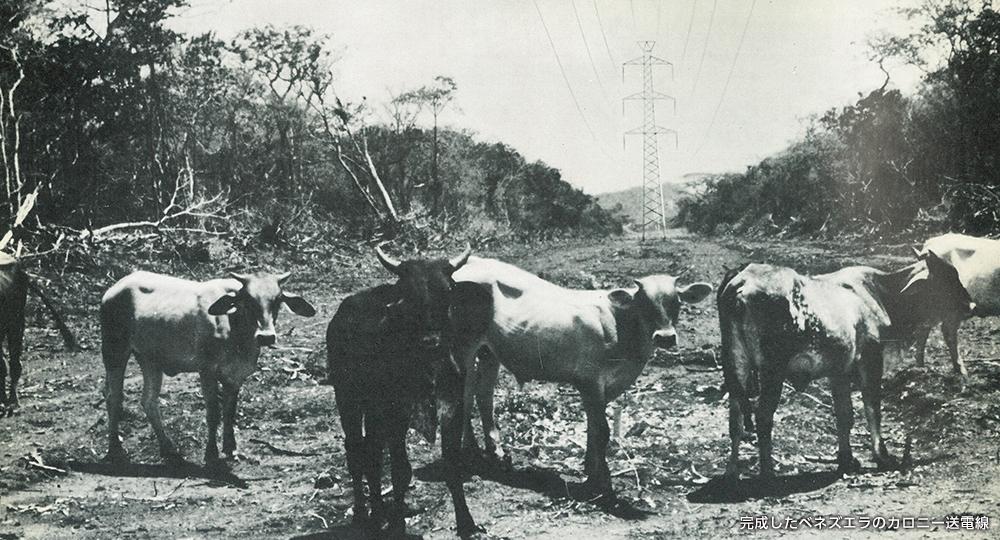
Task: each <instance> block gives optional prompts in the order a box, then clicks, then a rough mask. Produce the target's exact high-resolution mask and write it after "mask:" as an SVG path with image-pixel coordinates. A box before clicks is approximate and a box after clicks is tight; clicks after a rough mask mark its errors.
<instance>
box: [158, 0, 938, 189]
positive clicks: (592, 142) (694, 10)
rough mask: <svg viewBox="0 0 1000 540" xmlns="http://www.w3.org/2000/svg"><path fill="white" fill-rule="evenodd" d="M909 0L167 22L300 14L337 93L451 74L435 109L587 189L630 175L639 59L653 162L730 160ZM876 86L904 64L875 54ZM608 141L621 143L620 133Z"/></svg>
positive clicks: (450, 1) (891, 25)
mask: <svg viewBox="0 0 1000 540" xmlns="http://www.w3.org/2000/svg"><path fill="white" fill-rule="evenodd" d="M908 3H912V0H837V1H828V0H771V1H769V0H492V1H486V0H365V1H361V0H354V1H351V0H282V1H266V0H194V1H193V6H192V7H191V8H190V9H188V10H186V11H185V12H183V13H182V14H180V15H179V16H178V17H177V18H176V19H175V21H174V22H173V23H172V24H173V26H174V27H175V28H176V29H178V30H181V31H185V32H205V31H213V32H215V33H216V34H217V36H218V37H220V38H223V39H228V38H231V37H233V36H235V35H236V34H237V33H238V32H239V31H241V30H243V29H246V28H250V27H253V26H262V25H266V24H271V25H275V26H279V27H280V26H283V25H293V24H300V25H306V26H311V27H313V28H314V29H316V30H317V31H319V32H322V33H325V34H328V35H329V36H330V37H331V43H332V45H334V46H335V47H337V48H340V49H342V59H341V60H340V62H339V63H338V65H337V73H338V81H337V83H336V87H337V92H338V94H339V95H340V97H341V98H342V99H345V100H352V101H353V100H357V99H360V98H361V97H362V96H365V97H367V99H368V101H369V103H384V102H386V101H388V100H389V98H390V95H391V94H392V93H398V92H400V91H404V90H407V89H412V88H416V87H419V86H422V85H427V84H431V83H432V82H433V79H434V77H435V76H437V75H445V76H449V77H452V78H453V79H454V80H455V82H456V84H457V86H458V90H457V94H456V99H455V104H456V105H457V108H456V109H454V110H452V111H450V112H448V113H446V114H445V115H444V116H443V117H442V119H441V121H442V123H443V124H445V125H448V126H450V127H454V128H461V129H470V130H473V131H474V132H476V133H477V134H478V135H479V137H480V138H481V139H484V140H487V141H501V142H504V143H507V144H509V145H510V146H512V147H514V148H515V149H517V150H518V151H519V152H520V153H521V154H522V155H524V156H525V157H526V158H527V159H528V160H529V161H533V160H542V161H544V162H546V163H548V164H549V165H552V166H554V167H557V168H559V169H560V170H562V172H563V177H564V179H566V180H568V181H569V182H571V183H572V184H573V185H575V186H576V187H579V188H581V189H583V190H584V191H586V192H588V193H591V194H597V193H603V192H609V191H618V190H621V189H627V188H630V187H635V186H638V185H641V182H642V167H641V164H642V136H641V135H633V136H628V137H625V136H624V135H623V133H624V132H625V131H627V130H629V129H633V128H636V127H639V126H640V125H641V124H642V120H643V117H642V116H643V115H642V105H641V102H639V101H630V102H628V103H627V104H626V105H625V112H624V114H623V110H622V108H623V105H622V100H621V98H622V97H623V96H626V95H631V94H634V93H636V92H638V91H640V90H641V89H642V69H641V68H640V67H638V66H631V65H630V66H627V68H626V69H625V70H624V72H625V76H624V81H623V76H622V72H623V67H622V63H623V62H626V61H629V60H633V59H635V58H638V57H640V56H641V55H642V50H641V49H640V47H639V45H638V42H639V41H647V40H648V41H655V45H654V48H653V50H652V54H653V55H654V56H656V57H658V58H661V59H663V60H666V61H668V62H671V63H672V66H673V74H672V76H671V69H670V68H669V67H666V66H664V67H657V68H656V69H655V70H654V76H653V82H654V88H655V90H657V91H659V92H662V93H664V94H667V95H670V96H673V97H674V99H675V100H676V113H675V111H674V107H673V103H671V102H670V101H668V100H662V101H658V102H657V103H656V120H657V124H658V125H660V126H663V127H664V128H668V129H672V130H675V131H676V132H677V138H676V142H675V140H674V138H673V137H670V136H667V135H664V136H661V137H660V138H659V140H658V157H659V164H660V174H661V178H662V180H664V181H677V180H678V179H680V178H681V177H682V176H683V175H685V174H688V173H718V172H729V171H741V170H744V169H745V168H746V167H747V166H748V165H751V164H754V163H757V162H759V161H760V160H761V159H763V158H765V157H767V156H768V155H771V154H773V153H775V152H778V151H780V150H781V149H783V148H785V147H786V146H787V145H788V144H789V143H790V142H792V141H793V140H794V139H795V138H796V137H797V136H799V135H801V134H802V133H803V132H804V126H805V121H806V119H807V118H808V117H810V116H811V115H815V114H821V113H822V112H824V111H825V110H827V109H829V108H831V107H834V106H843V105H846V104H849V103H851V102H853V101H854V100H856V99H857V97H858V92H865V93H867V92H868V91H871V90H873V89H875V88H877V87H879V86H881V85H882V82H883V81H884V78H885V76H884V75H883V73H882V72H881V71H880V70H879V68H878V65H877V64H876V63H874V62H872V61H871V60H870V56H871V48H870V47H869V41H870V39H872V38H873V37H876V36H879V35H881V34H884V33H886V32H889V33H894V32H900V31H903V30H905V29H906V28H908V24H909V23H907V21H905V19H904V18H903V17H902V16H901V15H899V14H898V13H897V12H896V10H895V8H896V7H898V6H902V5H907V4H908ZM885 65H886V68H887V69H888V70H889V72H890V74H891V77H892V80H891V83H890V84H891V86H893V87H896V88H900V89H901V90H903V91H904V92H906V91H911V90H912V89H913V88H914V87H915V85H916V83H917V82H918V81H919V73H918V72H917V71H916V70H915V69H913V68H910V67H907V66H903V65H900V64H899V63H893V62H887V63H886V64H885ZM623 139H625V140H624V145H623Z"/></svg>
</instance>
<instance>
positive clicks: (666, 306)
mask: <svg viewBox="0 0 1000 540" xmlns="http://www.w3.org/2000/svg"><path fill="white" fill-rule="evenodd" d="M635 284H636V286H637V289H635V290H625V289H615V290H613V291H611V292H610V293H609V297H610V298H611V301H612V302H613V303H614V304H615V305H616V306H618V307H620V308H622V307H623V308H627V309H630V310H633V311H634V312H635V313H636V314H637V316H638V317H639V318H640V320H641V321H643V322H644V323H645V324H644V325H643V326H642V328H647V329H651V335H650V336H649V338H650V339H652V342H653V345H654V346H656V347H659V348H662V349H669V348H671V347H676V346H677V330H676V329H675V325H676V324H677V320H678V317H679V316H680V311H681V302H684V303H688V304H697V303H698V302H701V301H702V300H704V299H705V298H706V297H707V296H708V295H709V294H711V293H712V286H711V285H709V284H708V283H702V282H698V283H692V284H690V285H687V286H684V287H678V286H677V278H674V277H672V276H665V275H655V276H647V277H644V278H641V279H637V280H635ZM642 337H643V338H645V337H646V336H642Z"/></svg>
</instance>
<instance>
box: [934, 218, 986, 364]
mask: <svg viewBox="0 0 1000 540" xmlns="http://www.w3.org/2000/svg"><path fill="white" fill-rule="evenodd" d="M929 251H933V252H934V253H936V254H937V255H938V256H939V257H941V258H942V259H944V260H946V261H948V262H949V263H951V265H952V266H954V267H955V269H956V270H958V277H959V279H960V280H961V281H962V285H964V286H965V288H966V290H968V291H969V295H970V296H971V297H972V300H973V302H975V303H976V309H975V311H973V312H972V315H975V316H979V317H987V316H995V315H1000V240H990V239H989V238H976V237H975V236H966V235H964V234H954V233H952V234H944V235H941V236H936V237H934V238H931V239H930V240H928V241H927V242H925V243H924V248H923V250H922V253H927V252H929ZM961 323H962V317H957V316H954V314H952V316H945V317H942V320H941V334H943V335H944V341H945V343H946V344H947V345H948V352H949V353H950V355H951V363H952V366H953V367H954V369H955V371H956V372H958V373H959V374H961V376H962V379H963V380H964V379H966V378H967V377H968V371H967V370H966V369H965V364H964V363H963V362H962V358H961V356H960V355H959V354H958V327H959V325H960V324H961ZM931 328H933V327H932V326H929V327H926V328H923V329H921V330H920V332H919V333H918V335H917V336H916V346H917V351H916V357H917V364H919V365H923V364H924V348H925V346H926V345H927V335H928V334H929V333H930V331H931Z"/></svg>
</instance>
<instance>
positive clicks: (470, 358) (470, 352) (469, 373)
mask: <svg viewBox="0 0 1000 540" xmlns="http://www.w3.org/2000/svg"><path fill="white" fill-rule="evenodd" d="M463 349H464V350H459V351H458V353H457V354H456V355H455V356H456V357H458V360H459V361H461V362H462V365H463V366H464V367H465V377H464V380H463V392H462V402H463V403H464V404H465V407H463V408H462V411H461V413H462V415H461V420H462V430H463V431H462V448H463V449H464V450H465V452H466V454H467V456H477V457H478V454H479V443H478V442H477V441H476V432H475V430H473V429H472V403H473V400H474V399H475V397H476V390H477V388H478V386H479V376H480V373H479V368H480V364H479V360H478V359H477V357H476V356H477V355H476V353H477V351H476V350H475V349H474V348H463ZM484 431H485V428H484ZM467 461H468V462H469V464H470V465H471V464H472V463H473V462H474V460H472V459H469V460H467Z"/></svg>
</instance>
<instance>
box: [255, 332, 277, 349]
mask: <svg viewBox="0 0 1000 540" xmlns="http://www.w3.org/2000/svg"><path fill="white" fill-rule="evenodd" d="M254 339H255V340H256V341H257V345H258V346H259V347H270V346H271V345H274V342H275V341H277V338H276V337H275V335H274V332H267V333H265V332H257V334H256V335H255V336H254Z"/></svg>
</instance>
